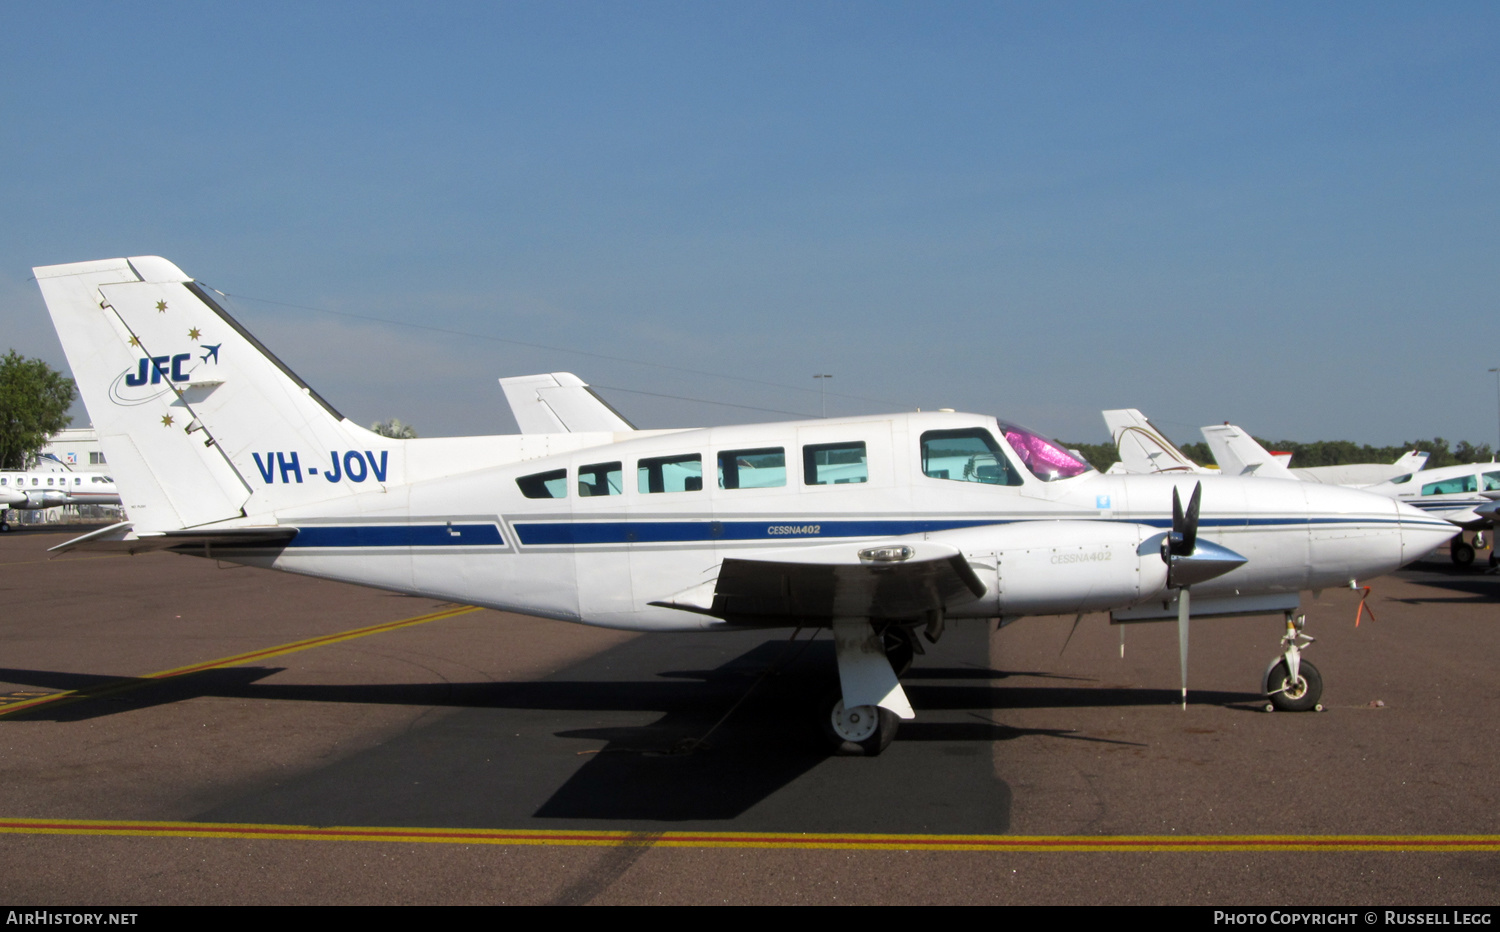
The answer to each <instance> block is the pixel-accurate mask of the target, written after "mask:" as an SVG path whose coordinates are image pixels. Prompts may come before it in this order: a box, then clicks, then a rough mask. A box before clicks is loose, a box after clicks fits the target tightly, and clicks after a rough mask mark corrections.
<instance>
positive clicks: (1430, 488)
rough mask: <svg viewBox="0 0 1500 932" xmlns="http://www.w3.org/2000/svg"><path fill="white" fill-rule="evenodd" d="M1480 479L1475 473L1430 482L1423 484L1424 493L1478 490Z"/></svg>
mask: <svg viewBox="0 0 1500 932" xmlns="http://www.w3.org/2000/svg"><path fill="white" fill-rule="evenodd" d="M1478 491H1479V480H1477V479H1475V478H1474V476H1473V475H1467V476H1454V477H1453V478H1452V479H1444V480H1443V481H1442V482H1429V483H1427V484H1426V485H1424V486H1422V494H1423V495H1457V494H1458V493H1460V492H1478Z"/></svg>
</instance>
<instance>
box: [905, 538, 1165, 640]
mask: <svg viewBox="0 0 1500 932" xmlns="http://www.w3.org/2000/svg"><path fill="white" fill-rule="evenodd" d="M1160 533H1161V532H1160V530H1159V529H1158V528H1153V527H1148V526H1146V525H1143V524H1129V523H1124V522H1118V523H1116V522H1109V521H1017V522H1013V523H1011V524H1004V525H996V526H990V527H978V528H965V529H962V530H958V531H938V532H934V533H931V534H928V535H927V538H928V539H929V540H939V541H942V542H944V543H949V544H953V545H955V546H957V547H959V548H961V549H962V550H963V552H964V556H965V557H966V558H967V559H968V561H969V563H970V565H971V566H973V568H974V571H975V572H976V573H978V574H979V577H980V579H981V580H982V581H983V582H984V584H985V585H986V587H988V588H989V589H990V590H991V591H990V592H989V593H987V594H986V596H985V598H984V599H982V600H981V601H980V602H979V603H978V604H976V605H974V606H965V607H964V610H963V611H962V614H964V615H976V614H988V615H1004V616H1015V615H1062V614H1073V613H1077V612H1097V611H1109V610H1110V609H1118V608H1126V607H1128V606H1131V605H1135V604H1137V603H1138V602H1140V601H1141V600H1143V599H1145V598H1150V597H1160V595H1161V594H1162V593H1164V592H1165V591H1166V587H1167V565H1166V564H1165V563H1163V562H1162V559H1161V554H1160V552H1159V551H1158V550H1157V549H1156V548H1155V547H1146V548H1142V546H1141V545H1142V544H1143V543H1144V542H1145V541H1146V540H1147V539H1148V538H1150V537H1152V536H1154V535H1157V534H1160ZM955 614H958V613H955Z"/></svg>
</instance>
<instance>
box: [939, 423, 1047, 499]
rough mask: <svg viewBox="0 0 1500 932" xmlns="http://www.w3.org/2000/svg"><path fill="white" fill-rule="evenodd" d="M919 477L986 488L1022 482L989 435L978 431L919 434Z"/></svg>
mask: <svg viewBox="0 0 1500 932" xmlns="http://www.w3.org/2000/svg"><path fill="white" fill-rule="evenodd" d="M922 474H923V475H924V476H928V477H930V478H933V479H950V480H952V481H954V482H982V483H984V484H985V485H1020V484H1021V483H1022V481H1023V480H1022V479H1021V475H1020V473H1018V472H1016V469H1015V467H1014V466H1012V465H1011V464H1010V460H1008V459H1006V458H1005V454H1004V453H1002V452H1001V451H1000V445H999V444H998V443H996V442H995V438H994V437H991V436H990V432H989V431H987V430H984V429H982V428H977V427H975V428H970V429H967V430H929V431H927V432H926V433H924V434H922Z"/></svg>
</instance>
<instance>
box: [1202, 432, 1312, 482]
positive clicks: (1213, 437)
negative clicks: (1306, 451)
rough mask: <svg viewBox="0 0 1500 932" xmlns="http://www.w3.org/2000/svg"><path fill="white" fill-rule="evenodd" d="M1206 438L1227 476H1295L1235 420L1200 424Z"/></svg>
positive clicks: (1279, 477) (1287, 477)
mask: <svg viewBox="0 0 1500 932" xmlns="http://www.w3.org/2000/svg"><path fill="white" fill-rule="evenodd" d="M1199 430H1200V431H1201V432H1202V434H1203V439H1204V441H1205V442H1206V443H1207V444H1208V448H1209V449H1210V450H1212V451H1213V454H1214V461H1215V462H1217V463H1218V464H1219V469H1220V471H1222V472H1223V474H1224V475H1226V476H1255V477H1257V478H1260V479H1295V478H1296V476H1294V475H1292V473H1291V470H1289V469H1288V468H1287V466H1286V463H1285V462H1283V461H1282V460H1281V459H1280V458H1279V457H1277V456H1275V455H1274V454H1272V453H1271V451H1269V450H1267V449H1266V448H1265V447H1263V446H1261V445H1260V443H1259V442H1257V441H1256V439H1255V438H1254V437H1252V436H1250V434H1249V433H1248V432H1246V431H1243V430H1241V429H1240V428H1238V427H1235V426H1234V425H1233V424H1215V425H1212V426H1210V427H1200V428H1199Z"/></svg>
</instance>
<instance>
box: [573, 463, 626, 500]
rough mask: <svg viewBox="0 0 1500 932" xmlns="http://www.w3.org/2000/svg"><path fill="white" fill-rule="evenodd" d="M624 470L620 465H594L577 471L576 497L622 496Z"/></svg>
mask: <svg viewBox="0 0 1500 932" xmlns="http://www.w3.org/2000/svg"><path fill="white" fill-rule="evenodd" d="M624 476H625V469H624V466H623V465H622V464H620V463H594V464H593V465H590V466H584V467H582V468H580V469H579V470H578V496H579V497H580V498H589V497H591V496H595V495H624V494H625V478H624Z"/></svg>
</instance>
